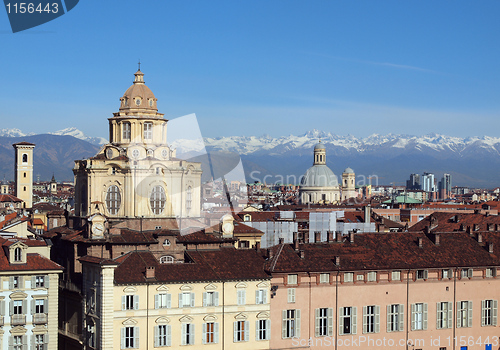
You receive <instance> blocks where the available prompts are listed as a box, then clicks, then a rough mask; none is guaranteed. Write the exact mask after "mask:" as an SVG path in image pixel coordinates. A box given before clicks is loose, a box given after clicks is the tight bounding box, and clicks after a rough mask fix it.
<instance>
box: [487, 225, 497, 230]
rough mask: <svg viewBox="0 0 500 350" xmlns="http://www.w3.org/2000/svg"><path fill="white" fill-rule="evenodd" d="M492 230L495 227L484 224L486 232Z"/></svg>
mask: <svg viewBox="0 0 500 350" xmlns="http://www.w3.org/2000/svg"><path fill="white" fill-rule="evenodd" d="M494 228H495V226H493V224H486V229H487V230H488V231H493V229H494Z"/></svg>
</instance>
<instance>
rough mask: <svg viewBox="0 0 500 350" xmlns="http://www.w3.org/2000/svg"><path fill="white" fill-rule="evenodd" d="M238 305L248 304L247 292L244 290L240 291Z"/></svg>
mask: <svg viewBox="0 0 500 350" xmlns="http://www.w3.org/2000/svg"><path fill="white" fill-rule="evenodd" d="M237 293H238V295H237V297H238V305H245V304H246V303H247V291H246V290H244V289H238V292H237Z"/></svg>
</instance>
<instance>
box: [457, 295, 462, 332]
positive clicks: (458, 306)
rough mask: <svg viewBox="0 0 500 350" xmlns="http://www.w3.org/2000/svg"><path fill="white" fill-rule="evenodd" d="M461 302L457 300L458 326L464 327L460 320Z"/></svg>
mask: <svg viewBox="0 0 500 350" xmlns="http://www.w3.org/2000/svg"><path fill="white" fill-rule="evenodd" d="M460 310H461V309H460V302H459V301H457V328H461V327H462V322H461V320H460V314H461V311H460Z"/></svg>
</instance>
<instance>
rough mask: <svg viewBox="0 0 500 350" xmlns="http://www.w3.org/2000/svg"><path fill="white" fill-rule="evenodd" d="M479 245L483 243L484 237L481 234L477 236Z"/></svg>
mask: <svg viewBox="0 0 500 350" xmlns="http://www.w3.org/2000/svg"><path fill="white" fill-rule="evenodd" d="M477 243H483V235H482V234H480V233H478V234H477Z"/></svg>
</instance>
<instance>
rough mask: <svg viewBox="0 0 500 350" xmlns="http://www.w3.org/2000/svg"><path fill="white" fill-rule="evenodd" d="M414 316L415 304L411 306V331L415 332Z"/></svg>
mask: <svg viewBox="0 0 500 350" xmlns="http://www.w3.org/2000/svg"><path fill="white" fill-rule="evenodd" d="M416 316H417V315H416V314H415V304H411V330H412V331H414V330H415V318H416Z"/></svg>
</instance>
